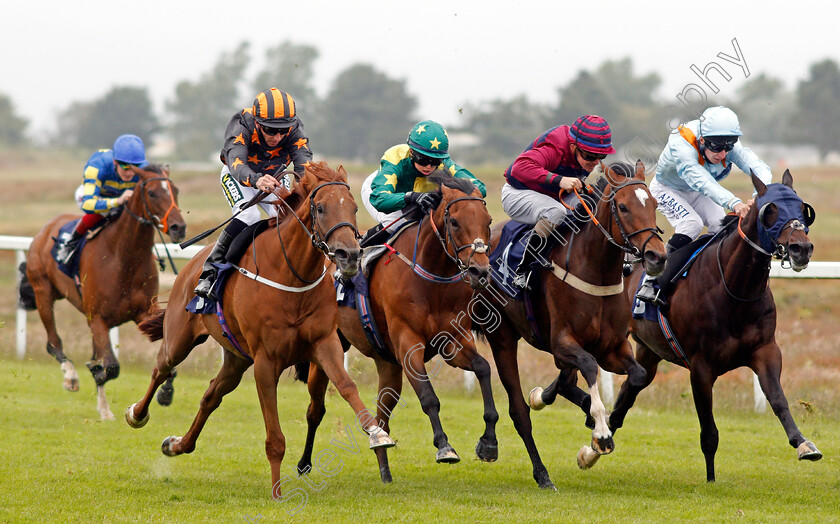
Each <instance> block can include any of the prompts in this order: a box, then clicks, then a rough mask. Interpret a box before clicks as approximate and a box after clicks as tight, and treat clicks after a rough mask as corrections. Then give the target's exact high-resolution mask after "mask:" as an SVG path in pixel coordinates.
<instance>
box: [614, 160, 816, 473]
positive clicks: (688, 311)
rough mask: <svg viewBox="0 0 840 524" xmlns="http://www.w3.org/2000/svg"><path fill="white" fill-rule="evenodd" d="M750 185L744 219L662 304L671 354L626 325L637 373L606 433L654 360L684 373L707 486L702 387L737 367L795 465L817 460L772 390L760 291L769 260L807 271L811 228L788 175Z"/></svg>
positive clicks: (654, 331)
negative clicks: (778, 427)
mask: <svg viewBox="0 0 840 524" xmlns="http://www.w3.org/2000/svg"><path fill="white" fill-rule="evenodd" d="M752 183H753V185H754V187H755V189H756V191H757V195H758V196H757V198H756V202H755V204H754V205H752V206H751V208H750V211H749V213H748V214H747V216H746V218H744V219H743V220H738V221H732V222H731V223H730V227H728V228H727V229H726V230H725V231H724V233H725V234H724V235H721V237H720V238H716V239H714V240H713V241H712V243H710V244H709V245H708V247H706V248H705V249H704V250H703V251H701V252H700V253H699V254H698V255H697V256H696V258H695V260H694V262H693V265H692V266H691V269H690V270H689V272H688V274H687V275H686V276H685V277H684V278H681V279H680V280H679V281H678V282H677V284H676V286H675V287H674V289H673V293H672V294H671V296H670V298H669V299H668V302H669V306H668V307H667V311H666V312H665V313H664V315H665V317H666V318H667V321H668V322H669V324H670V327H671V332H672V336H673V339H674V340H675V341H676V345H673V343H669V341H668V340H667V339H666V338H665V336H664V335H663V333H662V329H660V326H659V323H658V322H654V321H650V320H645V319H642V318H634V319H633V322H632V324H631V331H632V336H633V339H634V340H635V341H636V359H637V360H638V362H639V364H641V366H642V367H643V368H644V369H645V371H646V372H647V373H646V375H645V379H644V381H643V382H642V383H631V382H629V381H627V382H625V383H624V384H623V385H622V386H621V389H620V391H619V394H618V398H617V399H616V402H615V409H614V410H613V412H612V413H611V414H610V420H609V424H610V428H611V429H612V430H613V431H615V430H617V429H618V428H620V427H622V425H623V424H624V418H625V416H626V415H627V411H628V410H629V409H630V408H631V407H632V406H633V403H634V402H635V400H636V397H637V395H638V394H639V392H640V391H641V390H643V389H644V388H645V387H647V386H648V385H649V384H650V383H651V381H653V379H654V377H656V368H657V365H658V364H659V362H660V361H661V360H666V361H668V362H671V363H673V364H677V365H678V366H682V367H685V368H688V370H689V376H690V380H691V391H692V394H693V396H694V406H695V408H696V410H697V418H698V419H699V421H700V448H701V450H702V451H703V456H704V458H705V461H706V481H708V482H712V481H714V480H715V452H716V451H717V447H718V438H719V437H718V429H717V426H716V425H715V420H714V415H713V413H712V388H713V387H714V383H715V381H716V380H717V378H718V377H719V376H721V375H723V374H724V373H726V372H727V371H731V370H733V369H736V368H739V367H742V366H747V367H749V368H750V369H752V370H753V371H754V372H755V374H756V375H757V376H758V381H759V384H760V385H761V389H762V391H763V392H764V395H765V397H767V400H768V402H769V403H770V406H771V407H772V408H773V413H775V414H776V417H778V419H779V422H781V424H782V427H783V428H784V430H785V433H786V434H787V438H788V442H789V443H790V445H791V446H792V447H794V448H795V449H796V452H797V456H798V458H799V460H819V459H820V458H822V453H820V451H819V450H818V449H817V447H816V446H815V445H814V443H813V442H811V441H810V440H808V439H806V438H805V437H804V436H803V435H802V433H801V432H800V431H799V428H798V427H797V426H796V422H794V420H793V417H792V416H791V414H790V408H789V407H788V402H787V399H786V398H785V394H784V391H783V390H782V385H781V382H780V377H781V371H782V353H781V350H780V349H779V345H778V343H777V342H776V303H775V301H774V299H773V293H772V292H771V291H770V286H769V280H770V279H769V277H770V261H771V259H772V258H773V257H776V258H780V259H781V260H782V262H783V263H785V262H787V263H789V264H790V267H791V268H792V269H793V270H794V271H801V270H803V269H805V267H807V266H808V262H809V261H810V259H811V255H812V253H813V250H814V246H813V244H812V243H811V241H810V239H809V238H808V234H807V232H808V226H809V225H810V224H811V223H812V222H813V219H814V212H813V208H811V206H810V205H808V204H805V203H803V202H802V199H801V198H799V196H798V195H797V194H796V192H795V191H794V190H793V176H792V175H791V174H790V171H788V170H786V171H785V173H784V175H783V176H782V183H781V184H770V185H765V184H764V183H763V182H762V181H761V180H759V179H758V177H756V176H755V175H752ZM771 232H772V233H771ZM641 277H642V271H641V269H639V268H637V269H636V271H635V272H634V273H633V274H632V275H631V276H630V277H629V278H628V281H629V282H628V286H627V296H626V299H627V300H629V301H630V302H631V303H632V302H633V299H634V294H635V290H636V288H637V287H638V283H639V279H640V278H641ZM680 351H681V352H682V354H680Z"/></svg>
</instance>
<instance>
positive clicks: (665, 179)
mask: <svg viewBox="0 0 840 524" xmlns="http://www.w3.org/2000/svg"><path fill="white" fill-rule="evenodd" d="M741 135H742V133H741V125H740V124H739V122H738V116H737V115H736V114H735V113H734V112H733V111H732V110H731V109H729V108H727V107H723V106H718V107H710V108H708V109H706V110H705V111H703V115H702V116H701V117H700V119H698V120H692V121H690V122H686V123H685V124H683V125H681V126H680V127H679V128H677V129H676V130H675V131H674V132H673V133H671V135H670V136H669V137H668V143H667V144H666V146H665V149H664V150H663V151H662V154H661V155H660V156H659V163H658V164H657V166H656V175H655V176H654V177H653V180H651V182H650V192H651V194H653V196H654V197H656V200H657V201H658V203H659V206H658V209H659V211H660V212H661V213H662V214H663V215H665V218H667V219H668V222H670V223H671V225H672V226H673V227H674V235H673V236H672V237H671V239H670V240H669V241H668V244H667V246H666V247H667V249H668V252H669V253H670V252H673V251H674V250H676V249H679V248H681V247H683V246H685V245H687V244H688V243H690V242H691V241H692V240H694V239H695V238H696V237H697V236H698V235H699V234H700V232H701V231H702V229H703V226H706V227H707V228H708V230H709V233H716V232H718V231H719V230H720V227H721V221H722V220H723V218H724V216H725V215H726V211H725V210H731V211H732V212H734V213H735V214H736V215H738V216H739V217H741V218H744V217H745V216H746V215H747V212H748V211H749V205H748V204H745V203H744V202H742V201H741V199H740V198H738V197H736V196H735V195H733V194H732V192H730V191H729V190H727V189H726V188H724V187H723V186H721V185H720V184H719V182H720V181H721V180H723V179H724V178H726V177H727V176H728V175H729V172H730V171H731V170H732V166H733V164H734V165H736V166H738V167H739V168H740V169H741V171H743V172H744V173H750V172H753V173H755V175H756V176H757V177H758V178H759V179H761V181H762V182H764V183H765V184H769V183H770V179H771V173H770V168H769V167H767V164H765V163H764V162H762V161H761V160H760V159H759V158H758V156H756V154H755V153H753V152H752V151H751V150H749V149H747V148H746V147H744V146H743V145H742V144H741V142H740V141H739V137H740V136H741ZM656 295H657V293H656V291H655V290H654V289H653V285H652V280H651V278H650V277H646V278H645V280H644V282H643V283H642V287H641V289H640V290H639V292H638V293H637V294H636V298H638V299H639V300H643V301H645V302H655V303H658V304H659V305H664V304H665V302H664V301H663V300H661V299H659V298H658V297H657V296H656Z"/></svg>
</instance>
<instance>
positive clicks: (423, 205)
mask: <svg viewBox="0 0 840 524" xmlns="http://www.w3.org/2000/svg"><path fill="white" fill-rule="evenodd" d="M404 198H405V204H406V206H409V205H412V204H414V205H416V206H417V207H418V208H420V210H421V211H422V212H423V214H426V213H428V212H429V211H431V210H433V209H436V208H437V207H438V206H439V205H440V202H441V200H442V199H443V196H442V195H441V194H440V193H438V192H433V193H417V192H415V191H409V192H408V193H406V194H405V197H404Z"/></svg>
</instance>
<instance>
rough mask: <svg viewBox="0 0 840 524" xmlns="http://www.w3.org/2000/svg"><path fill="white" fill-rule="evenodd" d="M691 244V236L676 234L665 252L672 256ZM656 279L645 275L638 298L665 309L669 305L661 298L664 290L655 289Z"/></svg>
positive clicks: (666, 246) (637, 294)
mask: <svg viewBox="0 0 840 524" xmlns="http://www.w3.org/2000/svg"><path fill="white" fill-rule="evenodd" d="M690 243H691V237H690V236H688V235H683V234H682V233H675V234H674V236H672V237H671V239H670V240H669V241H668V243H667V244H666V245H665V251H666V252H667V253H668V254H669V255H670V254H671V253H673V252H674V251H676V250H677V249H679V248H681V247H683V246H687V245H688V244H690ZM655 278H656V277H652V276H650V275H645V279H644V281H642V287H640V288H639V292H638V293H636V298H638V299H639V300H641V301H642V302H650V303H652V304H656V305H657V306H659V307H664V306H666V305H668V303H667V302H666V301H665V298H664V297H660V296H659V295H660V294H661V293H662V290H661V289H660V290H656V289H653V281H654V279H655Z"/></svg>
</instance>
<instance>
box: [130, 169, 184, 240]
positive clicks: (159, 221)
mask: <svg viewBox="0 0 840 524" xmlns="http://www.w3.org/2000/svg"><path fill="white" fill-rule="evenodd" d="M154 180H165V181H169V182H171V180H170V179H169V177H165V176H163V177H155V178H145V179H143V180H141V181H140V182H139V183H138V184H137V190H136V191H139V192H140V201H141V202H142V203H143V216H140V215H135V214H134V212H132V211H131V209H129V207H128V205H127V204H128V202H126V204H124V205H123V207H124V208H125V210H126V212H127V213H128V214H129V215H131V216H132V217H133V218H134V219H135V220H137V221H138V222H140V223H141V224H143V225H144V226H154V227H155V228H157V229H158V230H159V231H163V232H164V233H169V214H170V213H171V212H172V210H173V209H178V204H176V203H175V192H174V191H172V189H169V191H168V193H169V208H167V210H166V213H164V214H163V218H160V217H159V216H158V215H155V214H153V213H152V211H151V209H150V208H149V202H148V200H147V196H146V184H147V183H149V182H152V181H154Z"/></svg>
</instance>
